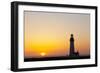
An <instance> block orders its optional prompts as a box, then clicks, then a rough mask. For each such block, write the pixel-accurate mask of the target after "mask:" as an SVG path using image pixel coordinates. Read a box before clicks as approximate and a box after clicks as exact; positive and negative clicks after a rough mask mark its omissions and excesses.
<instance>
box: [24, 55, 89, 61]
mask: <svg viewBox="0 0 100 73" xmlns="http://www.w3.org/2000/svg"><path fill="white" fill-rule="evenodd" d="M89 58H90V56H75V57H71V56H68V57H65V56H61V57H43V58H24V62H29V61H49V60H74V59H89Z"/></svg>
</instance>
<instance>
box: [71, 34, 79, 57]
mask: <svg viewBox="0 0 100 73" xmlns="http://www.w3.org/2000/svg"><path fill="white" fill-rule="evenodd" d="M69 56H71V57H76V56H79V53H78V51H77V52H75V47H74V37H73V34H71V37H70V54H69Z"/></svg>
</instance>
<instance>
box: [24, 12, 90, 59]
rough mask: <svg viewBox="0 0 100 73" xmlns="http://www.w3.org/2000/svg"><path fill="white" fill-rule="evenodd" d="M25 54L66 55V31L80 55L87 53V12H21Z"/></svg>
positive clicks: (88, 42) (88, 31)
mask: <svg viewBox="0 0 100 73" xmlns="http://www.w3.org/2000/svg"><path fill="white" fill-rule="evenodd" d="M24 15H25V19H24V20H25V22H24V23H25V29H24V30H25V33H24V35H25V39H24V40H25V41H24V48H25V57H27V58H30V57H42V56H45V57H55V56H66V55H68V54H69V39H70V34H71V33H73V34H74V39H75V48H76V50H78V51H79V54H80V55H89V54H90V15H89V14H72V13H53V12H32V11H25V12H24Z"/></svg>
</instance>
